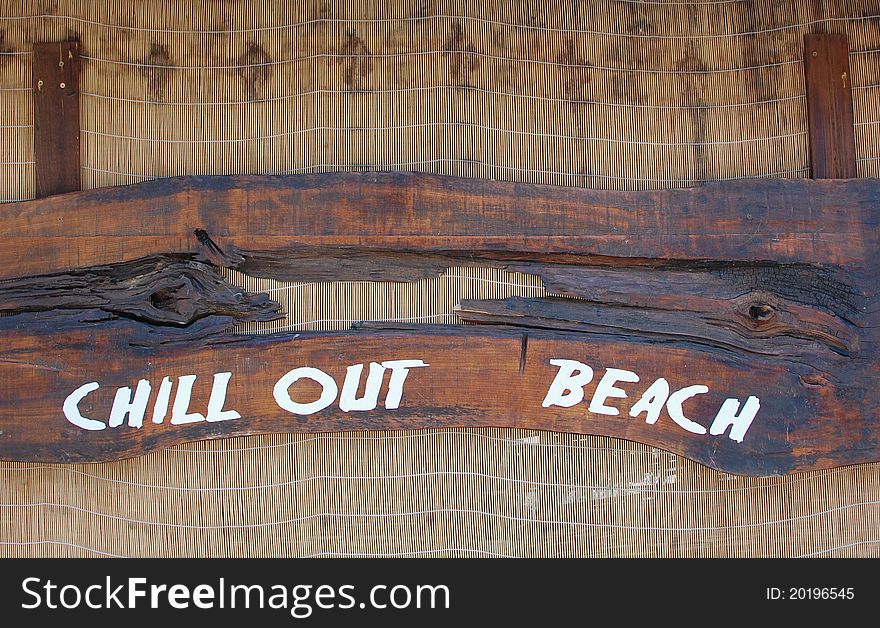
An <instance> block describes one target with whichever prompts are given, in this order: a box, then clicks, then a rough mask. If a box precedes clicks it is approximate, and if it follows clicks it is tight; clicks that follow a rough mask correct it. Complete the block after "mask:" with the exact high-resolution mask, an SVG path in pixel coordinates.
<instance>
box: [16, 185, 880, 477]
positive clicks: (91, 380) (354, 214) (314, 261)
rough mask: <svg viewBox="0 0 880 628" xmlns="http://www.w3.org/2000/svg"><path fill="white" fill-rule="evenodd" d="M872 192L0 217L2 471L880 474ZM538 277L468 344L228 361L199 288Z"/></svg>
mask: <svg viewBox="0 0 880 628" xmlns="http://www.w3.org/2000/svg"><path fill="white" fill-rule="evenodd" d="M878 201H880V186H878V185H877V182H875V181H871V180H848V181H839V180H833V181H808V180H786V181H783V180H765V181H754V182H731V183H724V184H712V185H707V186H704V187H700V188H694V189H688V190H672V191H662V192H614V191H590V190H579V189H570V188H561V187H553V186H542V185H526V184H513V183H499V182H483V181H469V180H462V179H455V178H447V177H438V176H431V175H415V174H326V175H304V176H290V177H254V176H248V177H188V178H179V179H166V180H160V181H154V182H148V183H142V184H137V185H134V186H128V187H120V188H110V189H102V190H94V191H89V192H76V193H71V194H64V195H59V196H53V197H48V198H45V199H40V200H37V201H28V202H22V203H15V204H9V205H6V206H4V216H5V218H4V221H3V222H2V223H0V231H2V238H3V242H4V245H3V247H2V248H0V311H2V312H4V313H6V314H8V316H4V317H0V342H2V345H0V458H3V459H10V460H30V461H56V462H73V461H102V460H110V459H115V458H122V457H129V456H135V455H138V454H141V453H143V452H145V451H149V450H153V449H156V448H160V447H166V446H169V445H172V444H175V443H180V442H185V441H192V440H197V439H204V438H215V437H223V436H231V435H241V434H253V433H262V432H290V431H297V432H299V431H304V432H320V431H336V430H364V429H395V428H423V427H482V426H502V427H518V428H529V429H541V430H558V431H566V432H576V433H584V434H604V435H610V436H616V437H622V438H627V439H630V440H634V441H639V442H642V443H647V444H649V445H653V446H657V447H661V448H663V449H667V450H669V451H673V452H675V453H678V454H681V455H684V456H687V457H688V458H691V459H693V460H696V461H698V462H701V463H703V464H706V465H708V466H710V467H714V468H716V469H721V470H725V471H729V472H733V473H742V474H753V475H768V474H784V473H790V472H794V471H799V470H809V469H822V468H830V467H835V466H840V465H847V464H854V463H860V462H868V461H877V460H880V414H878V413H880V392H878V383H880V382H878V367H880V364H878V361H880V355H878V346H877V341H878V335H880V311H878V296H877V285H878V282H877V279H878V277H877V270H876V269H877V263H878V252H880V248H878V244H880V241H878V232H877V227H878V211H877V204H878ZM457 265H478V266H500V267H504V268H507V269H509V270H516V271H522V272H528V273H533V274H536V275H539V276H540V277H541V278H542V279H543V281H544V284H545V286H546V287H547V289H548V291H549V292H552V293H553V294H556V295H561V296H558V297H554V298H535V299H527V298H514V299H508V300H487V301H464V302H462V303H461V304H460V306H459V307H458V310H457V312H458V315H459V316H460V318H461V319H462V321H464V322H467V323H471V324H469V325H464V326H434V325H410V326H400V325H394V326H389V325H384V326H383V325H380V324H362V325H360V326H359V327H358V328H357V329H353V330H351V331H347V332H332V333H331V332H309V333H295V334H272V335H260V336H247V335H240V334H232V333H230V332H229V328H230V327H231V326H232V324H233V323H235V322H241V321H267V320H271V319H273V318H276V317H278V316H279V315H280V314H279V307H280V306H279V305H278V304H277V303H275V302H274V301H272V300H271V299H269V297H268V296H267V295H265V294H257V293H248V292H246V291H243V290H242V289H240V288H238V287H236V286H234V285H231V284H229V283H228V282H227V281H226V280H224V279H223V278H222V277H221V275H220V274H219V273H218V272H217V267H219V266H222V267H232V268H236V269H238V270H241V271H242V272H245V273H247V274H250V275H253V276H257V277H268V278H274V279H279V280H302V281H315V280H336V279H339V280H362V279H367V280H369V279H373V280H393V281H416V280H418V279H421V278H425V277H431V276H435V275H437V274H439V273H441V272H442V271H443V270H444V269H445V268H448V267H450V266H457Z"/></svg>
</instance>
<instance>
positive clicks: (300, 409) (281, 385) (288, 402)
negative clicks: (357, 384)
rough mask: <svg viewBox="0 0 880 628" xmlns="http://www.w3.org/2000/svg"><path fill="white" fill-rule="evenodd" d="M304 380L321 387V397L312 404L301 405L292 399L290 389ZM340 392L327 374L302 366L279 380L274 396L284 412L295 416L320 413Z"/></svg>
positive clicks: (273, 392)
mask: <svg viewBox="0 0 880 628" xmlns="http://www.w3.org/2000/svg"><path fill="white" fill-rule="evenodd" d="M303 378H306V379H311V380H313V381H315V382H317V383H318V384H320V385H321V396H320V397H318V398H317V399H316V400H315V401H312V402H310V403H299V402H296V401H294V400H293V399H291V398H290V387H291V386H292V385H293V384H294V382H296V381H298V380H300V379H303ZM338 392H339V389H338V388H337V386H336V382H335V381H334V380H333V378H332V377H330V376H329V375H327V373H325V372H324V371H322V370H320V369H316V368H312V367H311V366H301V367H299V368H296V369H293V370H292V371H289V372H288V373H287V374H285V375H284V376H283V377H282V378H281V379H279V380H278V382H277V383H276V384H275V389H274V390H273V391H272V394H273V395H274V396H275V403H277V404H278V406H279V407H280V408H282V409H283V410H287V411H288V412H292V413H293V414H300V415H308V414H314V413H315V412H320V411H321V410H323V409H324V408H326V407H327V406H329V405H330V404H331V403H333V402H334V401H335V400H336V395H337V393H338Z"/></svg>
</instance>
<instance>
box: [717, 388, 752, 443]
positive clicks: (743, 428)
mask: <svg viewBox="0 0 880 628" xmlns="http://www.w3.org/2000/svg"><path fill="white" fill-rule="evenodd" d="M760 408H761V401H760V400H759V399H758V398H757V397H749V398H748V399H746V403H745V405H744V406H743V409H742V412H740V413H739V414H737V411H738V410H739V399H725V400H724V403H723V404H721V409H720V410H719V411H718V414H716V415H715V420H714V421H712V426H711V427H710V428H709V433H710V434H714V435H715V436H717V435H719V434H724V432H725V431H726V430H727V427H728V426H731V427H730V438H731V440H735V441H736V442H738V443H741V442H743V438H745V436H746V432H748V431H749V427H750V426H751V425H752V421H753V420H754V419H755V415H756V414H758V410H759V409H760Z"/></svg>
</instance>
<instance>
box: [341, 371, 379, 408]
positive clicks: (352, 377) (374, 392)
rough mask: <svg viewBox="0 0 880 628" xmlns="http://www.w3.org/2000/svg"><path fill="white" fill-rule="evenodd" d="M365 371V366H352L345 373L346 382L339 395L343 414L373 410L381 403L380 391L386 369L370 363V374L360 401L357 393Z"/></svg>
mask: <svg viewBox="0 0 880 628" xmlns="http://www.w3.org/2000/svg"><path fill="white" fill-rule="evenodd" d="M363 370H364V365H363V364H352V365H351V366H349V367H348V368H347V369H346V371H345V381H344V382H343V383H342V392H341V393H340V394H339V409H340V410H342V411H343V412H364V411H366V410H373V409H374V408H375V407H376V405H378V403H379V390H380V389H381V388H382V377H383V376H384V375H385V367H384V366H382V365H381V364H378V363H376V362H370V373H369V374H368V375H367V383H366V385H365V386H364V396H363V397H361V398H360V399H358V398H357V391H358V387H359V386H360V382H361V373H362V372H363Z"/></svg>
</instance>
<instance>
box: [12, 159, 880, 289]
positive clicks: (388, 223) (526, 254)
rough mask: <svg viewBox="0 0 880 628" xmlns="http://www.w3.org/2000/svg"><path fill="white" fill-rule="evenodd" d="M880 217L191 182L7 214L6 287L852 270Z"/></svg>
mask: <svg viewBox="0 0 880 628" xmlns="http://www.w3.org/2000/svg"><path fill="white" fill-rule="evenodd" d="M878 203H880V189H878V186H877V184H876V182H874V181H868V180H852V181H834V180H824V181H808V180H796V181H794V180H781V179H770V180H766V181H760V182H754V181H737V182H729V183H723V184H721V183H719V184H711V185H705V186H702V187H698V188H692V189H685V190H665V191H659V192H624V191H607V190H583V189H575V188H566V187H559V186H550V185H526V184H518V183H507V182H500V181H497V182H486V181H478V180H469V179H460V178H455V177H442V176H436V175H426V174H406V173H370V174H356V173H345V174H316V175H296V176H287V177H283V176H280V177H268V176H230V177H182V178H175V179H161V180H156V181H150V182H145V183H141V184H138V185H135V186H121V187H115V188H105V189H99V190H90V191H86V192H78V193H73V194H65V195H58V196H53V197H49V198H45V199H39V200H37V201H28V202H23V203H8V204H6V205H4V206H3V210H4V219H3V221H2V223H0V237H2V240H3V242H4V246H3V247H0V279H2V278H11V277H20V276H28V275H43V274H48V273H53V272H69V271H71V270H75V269H77V268H81V267H86V266H98V265H103V264H112V263H116V262H123V261H132V260H136V259H138V258H141V257H149V256H152V255H161V254H166V253H169V254H170V253H180V254H191V255H201V256H203V257H205V259H209V260H210V261H212V262H214V263H220V264H222V265H225V266H236V265H238V264H241V263H246V256H244V255H243V254H242V252H243V251H245V252H246V251H250V252H258V251H259V252H264V253H272V254H274V256H275V259H276V260H277V259H278V257H279V255H280V256H281V257H283V256H285V255H287V254H291V253H295V252H296V251H301V250H303V249H309V248H313V247H325V251H326V247H333V248H336V249H339V250H340V251H345V250H347V251H350V252H352V251H358V252H361V253H362V252H364V251H372V252H376V251H385V252H388V251H390V252H394V253H419V254H426V253H431V254H449V253H454V254H455V255H459V256H461V255H464V256H478V257H481V258H485V257H487V254H489V255H488V256H491V255H495V256H500V257H504V258H507V259H516V258H517V257H519V258H522V259H536V258H538V257H541V256H554V258H555V259H557V260H559V259H563V258H565V256H569V261H570V262H576V263H582V262H583V260H582V259H581V258H582V257H584V256H589V257H590V258H591V259H590V261H591V262H592V261H593V260H595V261H601V260H602V259H603V258H614V260H619V259H627V260H644V261H645V263H648V264H655V265H656V264H664V263H669V262H674V261H694V260H722V261H731V262H733V261H742V262H752V261H756V260H767V261H772V262H774V263H802V264H821V265H836V266H838V267H841V266H846V265H848V264H858V263H862V262H863V261H864V259H865V254H866V252H865V246H867V245H868V244H869V243H870V244H873V241H874V240H875V239H876V235H875V234H874V232H875V230H876V227H877V216H876V212H875V211H874V207H876V205H877V204H878ZM197 231H198V232H199V233H201V234H203V235H202V236H201V237H199V235H197ZM206 237H207V238H208V239H209V242H210V245H208V244H205V243H204V242H203V240H205V238H206ZM22 251H27V253H28V254H27V255H22V254H21V252H22ZM519 254H521V255H519ZM261 255H263V254H262V253H261ZM652 260H653V261H652ZM611 263H616V262H615V261H612V262H611ZM276 268H277V266H276ZM259 270H260V269H259V268H254V271H255V272H257V271H259ZM264 270H265V271H266V276H272V271H271V270H270V269H269V268H268V266H267V267H266V268H264ZM284 276H289V274H285V275H284Z"/></svg>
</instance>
